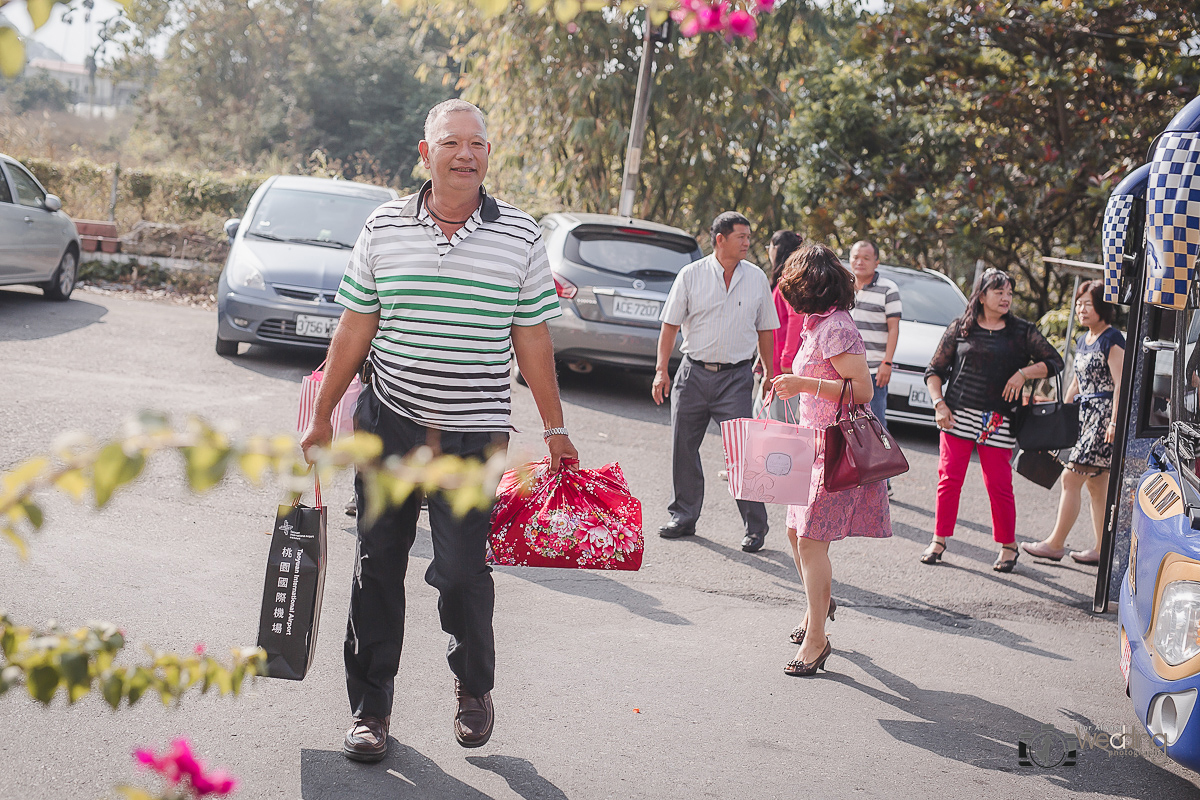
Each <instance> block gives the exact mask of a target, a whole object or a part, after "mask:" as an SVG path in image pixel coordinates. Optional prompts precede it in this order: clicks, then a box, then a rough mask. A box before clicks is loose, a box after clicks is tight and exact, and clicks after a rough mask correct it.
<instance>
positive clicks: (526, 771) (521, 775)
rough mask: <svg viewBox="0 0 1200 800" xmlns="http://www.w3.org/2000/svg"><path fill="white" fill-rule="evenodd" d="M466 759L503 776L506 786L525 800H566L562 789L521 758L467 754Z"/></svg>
mask: <svg viewBox="0 0 1200 800" xmlns="http://www.w3.org/2000/svg"><path fill="white" fill-rule="evenodd" d="M467 761H468V762H470V763H471V764H474V765H475V766H477V767H479V768H480V769H486V770H488V771H490V772H494V773H496V774H497V775H499V776H500V777H501V778H504V780H506V781H508V788H510V789H512V790H513V791H514V792H516V793H517V794H519V795H521V797H523V798H525V800H567V796H566V795H565V794H563V790H562V789H559V788H558V787H557V786H555V785H554V784H553V783H551V782H550V781H548V780H546V779H545V778H543V777H542V776H541V775H539V774H538V771H537V767H535V766H533V764H531V763H530V762H529V761H527V760H525V759H523V758H515V757H513V756H467Z"/></svg>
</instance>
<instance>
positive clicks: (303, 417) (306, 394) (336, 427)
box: [296, 361, 362, 439]
mask: <svg viewBox="0 0 1200 800" xmlns="http://www.w3.org/2000/svg"><path fill="white" fill-rule="evenodd" d="M324 366H325V362H324V361H322V362H321V365H320V366H319V367H317V368H316V369H315V370H313V371H312V374H311V375H305V376H304V378H303V379H302V380H301V381H300V413H299V415H298V416H297V417H296V430H297V431H298V432H300V433H304V431H306V430H308V424H309V423H310V422H312V416H313V411H314V410H315V409H316V407H317V390H319V389H320V388H321V378H322V377H323V376H324V374H325V373H324V372H323V371H322V370H321V367H324ZM361 391H362V382H361V381H360V380H359V379H358V376H357V375H355V376H354V380H352V381H351V382H350V386H349V387H348V388H347V389H346V393H345V394H344V395H342V399H341V400H339V401H338V404H337V406H336V407H335V408H334V409H333V416H332V417H331V418H330V422H332V423H333V438H335V439H337V438H339V437H341V436H349V435H350V434H352V433H354V406H355V404H356V403H357V402H358V395H359V393H360V392H361Z"/></svg>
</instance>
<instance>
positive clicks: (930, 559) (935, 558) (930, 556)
mask: <svg viewBox="0 0 1200 800" xmlns="http://www.w3.org/2000/svg"><path fill="white" fill-rule="evenodd" d="M947 544H949V542H937V541H934V542H930V543H929V547H926V548H925V552H924V553H922V554H921V563H922V564H936V563H938V562H939V561H941V560H942V556H944V555H945V554H946V545H947ZM935 547H940V548H942V549H941V550H934V548H935Z"/></svg>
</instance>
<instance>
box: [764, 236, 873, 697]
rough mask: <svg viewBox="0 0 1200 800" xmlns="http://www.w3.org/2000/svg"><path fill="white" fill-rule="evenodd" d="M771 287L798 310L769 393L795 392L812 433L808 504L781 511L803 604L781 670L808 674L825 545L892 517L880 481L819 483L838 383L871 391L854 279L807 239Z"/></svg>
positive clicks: (827, 570) (812, 667) (826, 588)
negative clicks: (785, 364) (794, 341)
mask: <svg viewBox="0 0 1200 800" xmlns="http://www.w3.org/2000/svg"><path fill="white" fill-rule="evenodd" d="M779 287H780V290H781V291H782V293H783V296H784V298H785V299H786V300H787V301H788V303H790V304H791V306H792V308H794V309H796V311H798V312H800V313H802V314H805V315H806V316H805V319H804V327H803V331H802V333H801V340H800V349H799V350H798V351H797V353H796V358H795V360H794V361H793V362H792V373H793V374H785V375H779V376H777V377H776V378H775V384H774V385H775V392H776V394H778V395H779V396H780V397H782V398H784V399H785V400H786V399H787V398H790V397H793V396H799V414H798V416H799V423H800V424H801V425H804V426H805V427H809V428H815V429H816V430H817V431H818V435H817V438H818V442H817V459H816V463H815V464H813V471H812V491H811V494H810V500H809V504H808V505H806V506H788V513H787V525H788V541H790V542H791V544H792V556H793V558H794V559H795V561H796V568H797V569H798V570H799V571H800V577H801V579H802V580H803V581H804V592H805V595H806V596H807V598H808V610H807V611H806V612H805V616H804V621H803V622H802V623H801V625H800V626H799V627H798V628H797V629H796V630H795V631H793V632H792V641H794V642H796V643H798V644H799V645H800V650H799V652H797V653H796V658H795V659H794V660H793V661H791V662H790V663H788V665H787V666H786V667H784V672H786V673H787V674H789V675H796V676H804V675H815V674H816V672H817V670H818V669H820V668H822V667H823V666H824V665H825V661H826V659H828V658H829V654H830V652H832V648H831V646H830V644H829V637H828V636H826V634H825V616H826V614H827V613H829V611H830V607H831V599H830V596H829V593H830V588H831V584H832V582H833V566H832V565H831V564H830V561H829V543H830V542H836V541H838V540H839V539H845V538H846V537H847V536H867V537H871V538H876V539H882V538H886V537H888V536H891V535H892V522H891V516H890V514H889V512H888V499H887V487H886V485H885V483H884V482H883V481H880V482H878V483H871V484H867V485H866V486H861V487H858V488H856V489H849V490H847V491H843V492H835V493H832V494H831V493H829V492H828V491H826V490H825V485H824V476H825V456H824V448H823V446H822V444H823V443H822V442H821V437H822V434H823V432H824V430H825V428H826V427H828V426H829V425H832V424H833V423H834V420H835V418H836V416H837V410H838V398H839V397H840V395H841V393H842V389H843V384H844V382H846V381H848V382H849V384H850V385H849V387H848V391H847V393H846V394H847V395H848V396H847V398H846V402H847V403H867V402H870V400H871V397H872V396H873V395H874V392H875V389H874V385H873V384H872V383H871V373H870V370H868V369H867V359H866V355H865V353H866V348H865V347H864V346H863V341H862V336H860V335H859V333H858V328H857V327H855V325H854V320H853V319H852V318H851V317H850V314H849V313H848V312H849V310H850V308H851V307H852V306H853V305H854V277H853V275H851V273H850V271H849V270H847V269H846V268H845V267H844V266H842V262H841V261H839V260H838V257H837V256H836V255H835V254H834V253H833V251H832V250H830V249H829V248H828V247H825V246H823V245H812V246H809V247H806V248H804V249H803V250H801V251H799V252H798V253H796V254H794V255H793V256H792V257H791V258H790V259H788V262H787V265H786V266H785V267H784V273H783V278H782V279H781V280H780V282H779Z"/></svg>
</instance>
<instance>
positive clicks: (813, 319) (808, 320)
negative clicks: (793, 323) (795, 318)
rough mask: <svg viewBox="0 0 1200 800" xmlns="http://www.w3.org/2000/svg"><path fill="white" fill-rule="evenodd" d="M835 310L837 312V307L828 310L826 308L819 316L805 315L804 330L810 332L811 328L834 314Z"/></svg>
mask: <svg viewBox="0 0 1200 800" xmlns="http://www.w3.org/2000/svg"><path fill="white" fill-rule="evenodd" d="M837 310H838V309H837V306H830V307H829V308H827V309H826V310H824V311H822V312H821V313H819V314H805V315H804V330H806V331H811V330H812V329H813V328H815V327H817V323H818V322H820V321H821V320H824V319H826V318H828V317H829V315H830V314H832V313H834V312H835V311H837Z"/></svg>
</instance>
